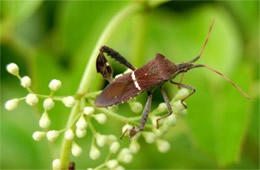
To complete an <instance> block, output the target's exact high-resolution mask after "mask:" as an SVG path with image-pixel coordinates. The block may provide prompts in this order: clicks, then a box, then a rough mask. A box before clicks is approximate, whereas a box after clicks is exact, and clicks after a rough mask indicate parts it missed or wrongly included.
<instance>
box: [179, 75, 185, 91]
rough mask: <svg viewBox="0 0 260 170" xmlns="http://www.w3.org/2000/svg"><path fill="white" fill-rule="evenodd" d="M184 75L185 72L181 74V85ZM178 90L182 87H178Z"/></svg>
mask: <svg viewBox="0 0 260 170" xmlns="http://www.w3.org/2000/svg"><path fill="white" fill-rule="evenodd" d="M184 74H185V72H182V73H181V78H180V81H179V83H182V80H183V77H184ZM178 88H179V89H180V88H181V86H178Z"/></svg>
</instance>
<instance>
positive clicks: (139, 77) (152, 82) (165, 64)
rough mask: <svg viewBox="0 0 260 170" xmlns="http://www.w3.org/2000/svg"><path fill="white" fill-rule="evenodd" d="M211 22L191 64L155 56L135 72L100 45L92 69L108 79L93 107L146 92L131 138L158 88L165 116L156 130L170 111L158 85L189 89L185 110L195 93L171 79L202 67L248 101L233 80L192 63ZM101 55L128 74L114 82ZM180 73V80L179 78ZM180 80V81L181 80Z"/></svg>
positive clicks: (109, 69) (193, 90) (114, 103)
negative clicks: (146, 96)
mask: <svg viewBox="0 0 260 170" xmlns="http://www.w3.org/2000/svg"><path fill="white" fill-rule="evenodd" d="M214 21H215V19H213V21H212V23H211V25H210V28H209V31H208V35H207V38H206V40H205V42H204V44H203V47H202V49H201V51H200V53H199V55H198V56H197V57H195V58H194V59H192V60H191V61H188V62H185V63H181V64H175V63H173V62H171V61H170V60H168V59H167V58H166V57H164V56H163V55H162V54H156V57H155V59H153V60H151V61H150V62H148V63H147V64H145V65H144V66H142V67H141V68H138V69H136V68H135V67H134V66H132V65H131V64H130V62H128V61H127V60H126V59H125V58H124V57H123V56H121V55H120V54H119V53H118V52H116V51H114V50H113V49H111V48H109V47H107V46H102V47H101V48H100V53H99V55H98V57H97V62H96V69H97V72H99V73H101V74H102V76H103V77H104V79H106V80H108V81H109V82H110V84H109V85H108V86H107V87H106V88H105V89H104V90H103V91H102V93H101V94H100V95H99V96H98V98H97V99H96V102H95V105H96V106H97V107H106V106H112V105H117V104H121V103H123V102H125V101H127V100H130V99H131V98H133V97H135V96H137V95H138V94H140V93H143V92H145V91H147V93H148V100H147V102H146V105H145V108H144V111H143V116H142V119H141V122H140V125H139V127H133V128H132V129H131V130H130V137H133V136H134V135H136V134H137V133H138V132H140V131H142V130H143V128H144V126H145V124H146V121H147V118H148V114H149V112H150V107H151V102H152V92H153V90H154V89H155V88H159V89H160V90H161V93H162V95H163V98H164V101H165V103H166V105H167V107H168V110H169V113H168V114H166V115H164V116H162V117H160V118H159V119H157V128H159V121H160V120H162V119H164V118H166V117H168V116H170V115H171V114H172V108H171V105H170V102H169V99H168V97H167V94H166V92H165V90H164V89H163V88H162V85H163V84H164V83H165V82H167V81H170V82H171V83H172V84H174V85H177V86H178V87H183V88H187V89H190V90H191V93H190V94H188V95H187V96H186V97H184V98H183V99H182V100H181V103H182V105H183V106H184V107H185V108H187V106H186V105H185V104H184V101H185V100H186V99H187V98H188V97H190V96H191V95H192V94H194V93H195V92H196V89H195V88H194V87H192V86H189V85H186V84H182V83H181V81H180V82H174V81H172V79H174V78H175V77H176V76H177V75H179V74H180V73H183V74H184V73H185V72H187V71H189V70H191V69H194V68H199V67H205V68H207V69H209V70H211V71H213V72H215V73H217V74H218V75H220V76H221V77H223V78H224V79H225V80H227V81H228V82H229V83H230V84H232V85H233V86H234V87H235V88H236V89H237V90H238V91H239V92H240V93H241V94H242V95H244V96H245V97H246V98H247V99H249V96H248V95H247V94H246V93H245V92H244V91H243V90H241V89H240V88H239V87H238V86H237V85H236V84H235V83H234V82H233V81H231V80H230V79H229V78H228V77H226V76H225V75H223V74H222V73H220V72H219V71H217V70H215V69H213V68H211V67H209V66H207V65H205V64H194V63H195V62H196V61H197V60H198V59H199V58H200V56H201V55H202V53H203V51H204V49H205V47H206V45H207V42H208V39H209V36H210V33H211V30H212V27H213V25H214ZM104 53H106V54H107V55H109V56H111V57H112V58H114V59H115V60H116V61H118V62H119V63H121V64H123V65H124V66H126V67H127V68H129V69H131V70H132V72H130V73H127V74H124V75H123V76H121V77H118V78H116V79H113V77H112V76H113V73H112V68H111V67H110V65H109V64H108V62H107V60H106V58H105V56H104ZM183 74H182V77H183ZM182 77H181V80H182Z"/></svg>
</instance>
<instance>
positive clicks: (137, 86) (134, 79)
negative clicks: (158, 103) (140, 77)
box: [131, 71, 141, 90]
mask: <svg viewBox="0 0 260 170" xmlns="http://www.w3.org/2000/svg"><path fill="white" fill-rule="evenodd" d="M131 77H132V80H133V82H134V84H135V87H136V88H137V89H138V90H141V87H140V86H139V84H138V82H137V80H136V78H135V72H134V71H133V72H132V74H131Z"/></svg>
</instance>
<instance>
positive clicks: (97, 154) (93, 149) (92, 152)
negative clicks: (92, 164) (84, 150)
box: [89, 145, 100, 160]
mask: <svg viewBox="0 0 260 170" xmlns="http://www.w3.org/2000/svg"><path fill="white" fill-rule="evenodd" d="M89 157H90V158H91V159H92V160H97V159H98V158H99V157H100V151H99V150H98V149H97V147H96V146H95V145H92V147H91V148H90V152H89Z"/></svg>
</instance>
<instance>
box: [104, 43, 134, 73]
mask: <svg viewBox="0 0 260 170" xmlns="http://www.w3.org/2000/svg"><path fill="white" fill-rule="evenodd" d="M100 52H101V53H106V54H107V55H109V56H110V57H112V58H114V59H115V60H116V61H118V62H119V63H120V64H123V65H124V66H126V67H127V68H129V69H131V70H135V67H134V66H133V65H132V64H131V63H130V62H129V61H127V60H126V59H125V58H124V57H123V56H122V55H121V54H119V53H118V52H116V51H115V50H113V49H112V48H110V47H108V46H102V47H101V48H100Z"/></svg>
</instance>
